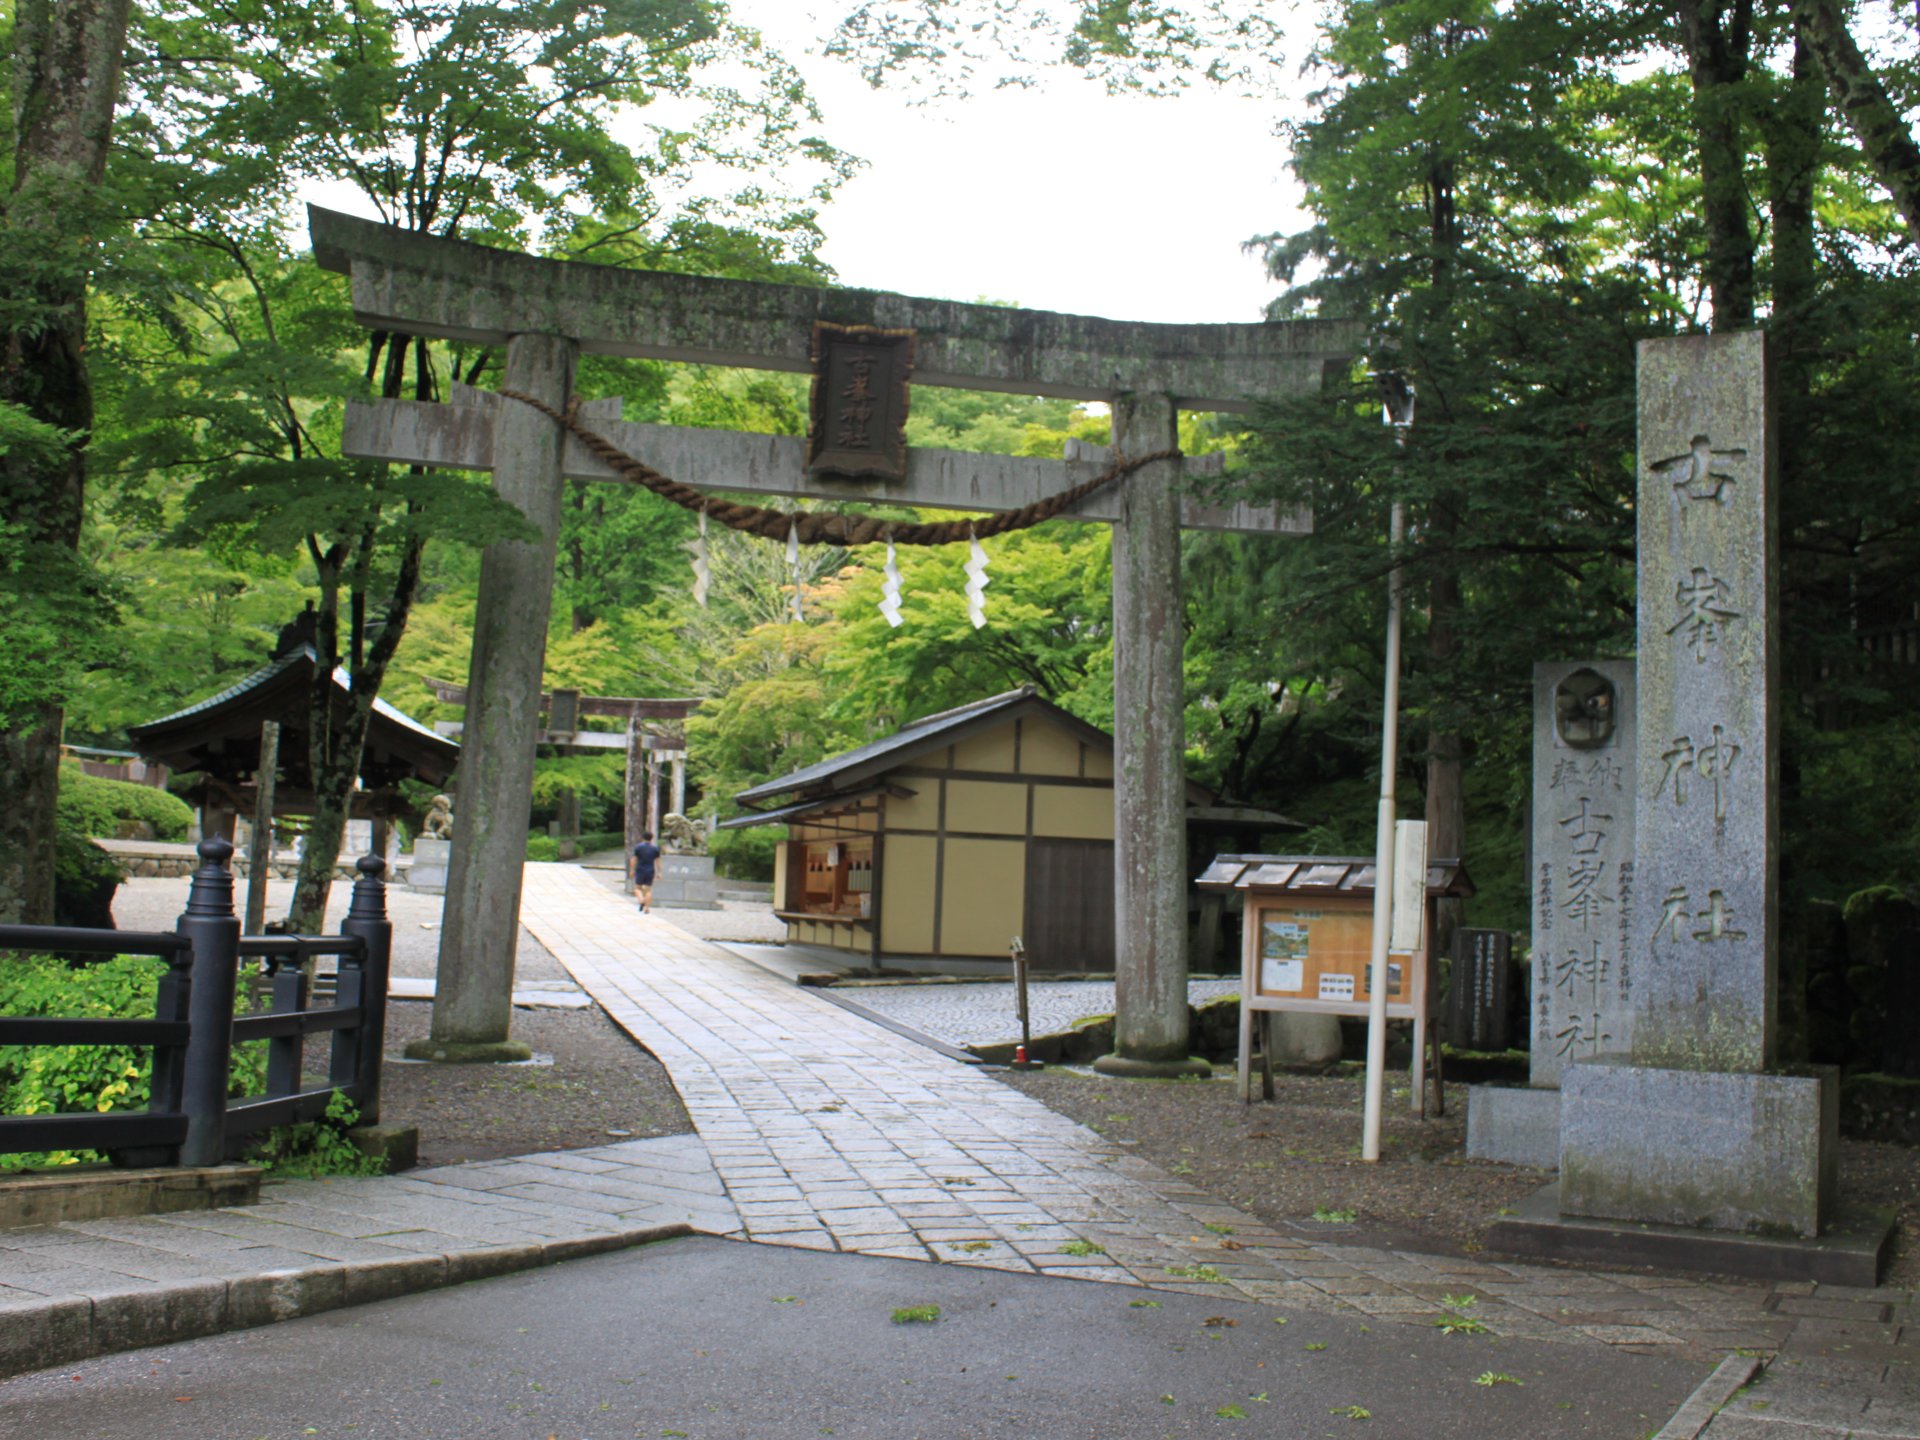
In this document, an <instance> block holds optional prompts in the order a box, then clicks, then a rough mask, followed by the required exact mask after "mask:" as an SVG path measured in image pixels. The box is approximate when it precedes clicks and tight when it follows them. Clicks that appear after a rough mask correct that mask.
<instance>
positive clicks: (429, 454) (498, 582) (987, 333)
mask: <svg viewBox="0 0 1920 1440" xmlns="http://www.w3.org/2000/svg"><path fill="white" fill-rule="evenodd" d="M308 228H309V232H310V233H311V235H312V238H313V253H314V258H315V259H316V260H317V261H318V262H319V263H320V264H321V265H322V266H323V267H325V268H327V269H329V270H335V271H339V272H341V273H343V274H346V275H349V276H350V277H351V279H352V296H353V311H354V316H355V318H356V319H358V320H359V321H360V322H361V323H362V324H364V325H367V326H369V327H372V328H377V329H380V330H387V331H396V332H400V333H403V334H414V335H429V336H434V337H438V338H445V339H456V340H462V341H468V342H473V343H478V344H489V345H502V346H504V347H505V349H506V375H505V384H504V385H503V387H502V388H503V389H507V390H512V391H517V392H519V393H520V394H523V395H527V396H530V397H532V398H533V399H536V400H538V401H540V402H542V403H544V404H546V405H549V406H552V407H554V408H556V409H558V408H561V407H564V406H565V405H566V403H567V400H568V397H569V395H570V394H571V392H572V388H573V377H574V367H575V364H576V362H577V360H578V358H579V356H580V355H581V354H583V353H585V354H603V355H631V356H637V357H642V358H647V359H656V360H679V361H692V362H698V363H705V364H716V365H730V366H738V367H742V368H747V369H759V370H781V371H788V372H801V373H805V372H807V371H808V370H809V369H810V367H811V349H812V344H811V342H812V332H813V326H814V324H815V323H816V322H819V321H825V322H830V323H834V324H841V325H863V326H872V327H876V328H880V329H886V330H896V331H897V330H910V331H912V332H913V333H914V337H915V342H916V345H917V359H916V363H915V373H914V377H913V378H914V380H915V382H916V383H918V384H922V385H940V386H952V387H956V388H961V389H972V390H993V391H1000V392H1003V393H1008V394H1016V395H1046V396H1054V397H1058V398H1062V399H1069V400H1092V401H1104V402H1106V403H1107V404H1109V405H1110V406H1111V407H1112V411H1113V446H1114V451H1115V453H1116V454H1128V453H1130V454H1132V455H1135V456H1143V455H1150V454H1154V453H1156V452H1158V451H1161V450H1167V449H1173V448H1175V447H1176V446H1177V444H1178V424H1177V421H1178V412H1179V411H1180V410H1182V409H1186V410H1194V411H1226V412H1230V413H1242V412H1245V411H1247V410H1249V409H1251V408H1252V406H1253V404H1254V403H1255V402H1257V401H1259V400H1263V399H1275V398H1278V397H1281V396H1285V395H1290V394H1300V393H1306V392H1310V391H1313V390H1316V389H1318V388H1319V386H1320V384H1321V382H1322V378H1323V376H1324V375H1325V373H1326V372H1327V370H1328V369H1329V367H1334V366H1339V365H1344V364H1345V363H1346V362H1347V361H1348V359H1349V357H1350V355H1351V353H1352V351H1353V350H1354V348H1355V346H1356V344H1357V341H1358V339H1359V330H1358V327H1357V326H1355V325H1353V324H1351V323H1349V322H1344V321H1326V320H1296V321H1289V322H1284V323H1269V324H1249V325H1149V324H1138V323H1132V322H1125V321H1113V320H1100V319H1093V318H1089V317H1087V316H1081V315H1061V314H1054V313H1051V312H1047V311H1034V310H1013V309H1005V308H1001V307H998V306H991V305H966V304H958V303H955V302H951V301H944V300H924V299H914V298H912V297H909V296H904V295H892V294H887V293H885V292H881V291H873V290H838V289H813V288H809V287H805V286H797V285H773V284H766V283H762V282H757V281H746V280H720V279H713V278H711V277H707V276H696V275H671V274H660V273H656V272H651V271H641V270H622V269H616V268H612V267H607V266H598V265H588V264H584V263H579V262H565V261H555V260H543V259H537V258H534V257H531V256H527V255H520V254H515V253H512V252H509V251H504V250H494V249H489V248H487V247H485V246H481V245H473V244H468V243H466V242H463V241H456V240H443V239H436V238H432V237H427V236H422V235H418V234H414V233H412V232H409V231H405V230H400V229H397V228H394V227H392V226H386V225H380V224H376V223H373V222H371V221H365V220H359V219H355V218H352V217H350V216H346V215H341V214H338V213H336V212H333V211H328V210H322V209H318V208H315V207H311V206H310V207H309V208H308ZM469 398H472V399H475V400H481V399H482V397H481V396H479V395H478V394H477V393H476V394H473V395H471V396H470V397H469ZM612 411H613V407H612V406H611V405H607V404H604V403H602V404H601V405H599V406H596V407H595V408H594V409H592V410H587V409H585V408H584V407H583V411H582V418H583V419H585V420H586V421H587V422H588V423H589V424H590V425H591V426H592V427H593V428H594V429H595V430H596V431H598V432H599V433H600V434H602V435H605V436H606V437H607V438H608V439H609V440H611V441H612V442H613V443H614V444H616V445H618V446H620V447H621V448H622V449H623V450H625V451H626V452H627V453H629V454H632V455H636V456H640V457H643V458H644V459H645V460H646V461H647V463H648V464H650V465H652V466H653V467H654V468H655V469H657V470H659V471H661V472H663V473H665V474H667V475H670V476H672V477H673V478H674V479H676V480H679V481H682V482H684V483H686V484H688V485H691V486H694V487H697V488H700V489H703V490H715V491H754V492H758V493H761V494H765V495H790V496H813V497H817V498H822V499H829V500H841V501H847V500H854V501H860V500H872V501H885V502H888V503H893V504H907V505H916V506H926V507H932V508H939V509H948V510H974V511H1003V510H1012V509H1017V508H1019V507H1021V506H1024V505H1028V504H1031V503H1033V502H1034V501H1037V500H1040V499H1042V498H1044V497H1046V496H1049V495H1054V494H1057V493H1059V492H1060V491H1062V490H1064V489H1066V488H1068V487H1069V486H1070V485H1072V484H1074V483H1076V482H1077V481H1079V480H1082V479H1087V478H1091V477H1092V476H1093V475H1095V474H1098V473H1099V472H1100V471H1101V470H1102V469H1104V468H1106V464H1107V460H1108V457H1107V456H1106V455H1105V454H1104V453H1099V452H1094V453H1089V450H1090V447H1083V448H1082V449H1081V450H1080V451H1079V453H1078V454H1077V455H1070V457H1069V458H1068V459H1067V460H1066V461H1064V462H1062V461H1048V460H1036V459H1027V458H1014V457H1008V456H998V455H973V454H960V453H955V452H949V451H938V450H918V451H909V452H907V463H906V478H905V480H904V481H903V482H899V483H892V484H889V483H886V482H882V481H877V480H847V479H841V478H838V477H833V476H826V475H815V474H810V473H809V472H808V469H807V460H806V453H805V444H804V442H803V441H800V440H798V439H793V438H790V437H779V436H767V435H741V434H733V433H730V432H725V431H711V430H695V429H683V428H678V427H671V426H654V425H635V424H626V423H621V422H619V421H617V420H615V419H614V418H613V413H612ZM343 449H344V450H345V451H346V453H347V454H349V455H354V456H358V457H360V458H364V459H373V460H388V461H393V462H396V463H401V464H415V465H430V466H438V467H444V468H449V469H471V470H491V471H492V472H493V477H494V488H495V490H496V491H497V492H498V493H499V494H500V495H502V496H503V497H505V498H506V499H508V500H509V501H511V502H512V503H513V504H515V505H517V506H518V507H519V508H520V509H521V511H522V512H524V513H525V514H526V515H527V517H528V518H529V519H530V520H531V521H532V522H533V523H534V525H535V526H536V527H537V528H538V530H539V532H540V536H541V538H540V539H539V540H538V541H536V542H523V541H501V542H499V543H497V544H494V545H490V546H488V547H487V549H486V551H485V554H484V556H483V558H482V561H481V571H480V599H479V609H478V612H477V614H476V617H475V626H474V645H473V662H472V666H473V668H472V679H471V682H470V687H469V688H470V692H471V693H470V697H469V698H470V701H471V704H470V705H469V707H468V710H467V723H466V733H465V736H464V741H465V744H464V756H463V759H462V762H461V775H460V786H461V823H460V825H459V826H458V828H457V829H456V831H455V834H454V842H453V854H452V863H451V866H450V871H449V875H448V882H447V906H446V919H445V922H444V925H443V928H442V932H441V941H440V971H439V988H438V996H439V998H438V999H437V1000H436V1002H435V1005H434V1013H433V1039H434V1040H435V1041H436V1042H437V1048H439V1049H442V1050H451V1049H454V1048H456V1047H457V1050H458V1053H460V1054H461V1055H462V1056H463V1057H466V1058H487V1057H489V1056H500V1057H502V1058H504V1057H506V1056H508V1055H512V1054H516V1053H523V1052H524V1047H515V1046H512V1045H510V1044H509V1043H508V1042H507V1025H508V1019H509V1015H510V1010H511V1005H510V992H511V988H512V976H513V951H514V941H515V936H516V934H517V931H518V922H519V904H520V869H521V865H522V864H523V862H524V858H525V855H524V849H523V844H524V842H523V839H522V837H523V836H524V835H525V833H526V825H527V816H528V812H529V786H530V784H531V778H532V767H533V738H532V737H533V735H534V733H535V731H536V730H537V729H538V715H537V713H536V706H537V700H536V698H535V697H537V696H538V695H539V693H540V671H541V662H542V659H543V652H544V647H545V640H546V631H547V616H548V609H549V605H550V603H551V598H552V591H553V570H554V553H555V547H556V543H557V537H558V534H559V528H560V506H561V498H562V492H563V490H564V485H565V481H566V479H568V478H584V479H598V480H611V479H614V478H616V477H615V476H614V475H613V473H612V472H611V471H610V470H609V469H608V468H607V466H606V465H605V464H604V463H602V462H601V461H600V460H598V459H597V458H595V457H594V456H593V455H592V454H591V453H590V452H589V451H588V450H587V449H586V448H585V447H584V446H583V445H581V444H580V443H579V442H578V441H577V440H576V439H575V438H573V437H571V436H569V435H568V434H567V433H566V432H565V431H564V430H562V429H561V428H560V427H559V426H557V425H555V424H554V422H553V421H552V420H550V419H549V418H547V417H546V416H544V415H542V414H540V413H539V412H538V411H536V410H534V409H533V408H531V407H529V406H527V405H523V404H518V403H513V402H504V401H502V400H501V399H500V398H499V397H498V396H492V397H486V398H485V399H484V401H483V402H482V403H477V404H466V405H432V404H423V403H420V402H414V401H403V400H382V401H377V402H373V403H355V404H353V405H351V406H350V407H349V408H348V411H347V417H346V431H345V438H344V440H343ZM1205 468H1208V467H1205V466H1203V465H1202V464H1201V463H1200V462H1198V461H1193V460H1188V461H1181V460H1162V461H1156V462H1154V463H1152V464H1148V465H1145V466H1142V467H1141V468H1139V469H1137V470H1135V471H1134V472H1133V473H1132V474H1131V475H1130V476H1128V477H1127V478H1126V479H1125V480H1123V481H1121V482H1120V483H1119V484H1116V485H1113V486H1110V487H1108V488H1106V489H1103V490H1099V491H1096V492H1095V493H1094V494H1092V495H1090V496H1088V497H1087V498H1086V499H1085V500H1083V501H1082V502H1081V503H1080V504H1079V505H1077V506H1076V507H1075V508H1074V509H1073V510H1072V511H1071V512H1069V513H1070V514H1071V516H1072V517H1073V518H1075V519H1080V520H1098V521H1105V522H1107V523H1110V524H1112V525H1113V526H1114V530H1115V538H1114V546H1113V627H1114V717H1115V724H1114V729H1115V741H1116V744H1115V765H1114V795H1115V807H1116V815H1115V841H1114V867H1115V874H1114V891H1115V895H1114V906H1115V937H1116V942H1117V955H1116V959H1115V970H1116V975H1115V980H1116V991H1117V995H1116V1010H1117V1015H1116V1027H1115V1028H1116V1035H1115V1042H1116V1053H1115V1054H1114V1055H1111V1056H1108V1057H1106V1058H1105V1059H1104V1060H1103V1061H1102V1062H1101V1067H1102V1068H1103V1069H1107V1070H1108V1071H1110V1072H1112V1073H1127V1074H1162V1075H1164V1074H1176V1073H1180V1072H1181V1071H1183V1070H1184V1069H1186V1068H1188V1065H1187V987H1186V977H1187V955H1186V942H1187V936H1186V915H1187V903H1186V901H1187V896H1186V890H1187V868H1186V834H1185V826H1184V815H1185V803H1186V790H1185V786H1186V776H1185V774H1184V772H1183V764H1182V758H1183V754H1184V750H1185V716H1184V703H1185V686H1184V680H1183V675H1182V669H1181V658H1182V657H1181V651H1182V613H1181V589H1180V530H1181V527H1182V526H1183V525H1184V526H1187V527H1189V528H1194V529H1206V530H1231V531H1239V532H1242V533H1247V534H1272V533H1278V532H1288V531H1294V532H1298V531H1304V530H1306V529H1309V528H1310V527H1311V523H1312V522H1311V517H1310V516H1307V515H1304V514H1300V513H1287V514H1282V513H1277V512H1276V511H1275V510H1274V508H1273V507H1271V506H1262V507H1254V506H1244V505H1243V506H1235V507H1232V508H1217V507H1208V506H1204V505H1200V504H1197V503H1196V502H1194V501H1193V500H1190V499H1186V498H1184V497H1183V495H1182V490H1183V488H1184V487H1183V485H1182V478H1183V471H1184V472H1185V473H1187V474H1192V473H1195V472H1198V471H1201V470H1203V469H1205Z"/></svg>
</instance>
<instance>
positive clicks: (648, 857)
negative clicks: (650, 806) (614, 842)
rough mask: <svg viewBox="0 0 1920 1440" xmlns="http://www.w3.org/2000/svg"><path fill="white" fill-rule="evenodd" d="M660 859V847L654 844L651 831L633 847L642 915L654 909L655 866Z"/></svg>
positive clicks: (635, 876) (634, 868)
mask: <svg viewBox="0 0 1920 1440" xmlns="http://www.w3.org/2000/svg"><path fill="white" fill-rule="evenodd" d="M659 858H660V847H659V846H658V845H656V844H654V843H653V832H652V831H651V830H649V831H647V832H646V833H645V834H644V835H642V836H641V837H640V843H639V844H638V845H636V846H634V847H633V866H632V869H633V885H634V888H635V889H636V890H638V891H639V892H640V913H641V914H642V915H645V914H647V913H648V912H649V911H651V910H652V909H653V866H654V862H655V861H656V860H658V859H659Z"/></svg>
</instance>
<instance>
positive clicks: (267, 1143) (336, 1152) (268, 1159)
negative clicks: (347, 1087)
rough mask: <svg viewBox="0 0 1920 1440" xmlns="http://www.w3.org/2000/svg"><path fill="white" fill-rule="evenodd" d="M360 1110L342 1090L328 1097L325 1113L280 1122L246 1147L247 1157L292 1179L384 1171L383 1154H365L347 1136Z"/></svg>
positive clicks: (379, 1172) (382, 1172) (380, 1172)
mask: <svg viewBox="0 0 1920 1440" xmlns="http://www.w3.org/2000/svg"><path fill="white" fill-rule="evenodd" d="M359 1120H360V1112H359V1111H358V1110H357V1109H356V1108H355V1107H354V1105H353V1102H352V1101H350V1100H348V1099H347V1097H346V1096H345V1095H344V1094H342V1093H341V1092H340V1091H338V1090H336V1091H334V1092H333V1097H332V1098H331V1099H330V1100H328V1101H327V1110H326V1114H325V1115H323V1116H322V1117H321V1118H320V1119H318V1120H314V1121H310V1122H308V1123H306V1124H301V1125H281V1126H277V1127H275V1128H274V1129H272V1130H269V1131H268V1132H267V1134H266V1138H265V1139H263V1140H262V1141H261V1142H260V1143H259V1144H257V1145H254V1146H252V1147H251V1148H250V1149H249V1150H248V1151H247V1159H248V1160H249V1161H251V1162H252V1163H253V1164H256V1165H263V1166H265V1167H266V1168H267V1169H268V1170H270V1171H271V1172H273V1173H274V1174H275V1175H279V1176H284V1177H286V1178H289V1179H298V1178H303V1177H304V1178H312V1177H318V1176H322V1175H384V1174H386V1173H387V1162H386V1159H385V1157H384V1156H380V1155H364V1154H362V1153H361V1152H360V1150H359V1149H358V1148H357V1147H356V1146H355V1145H354V1143H353V1141H352V1140H351V1139H349V1138H348V1136H347V1131H349V1130H351V1129H352V1128H353V1127H354V1126H355V1125H356V1124H358V1123H359Z"/></svg>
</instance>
